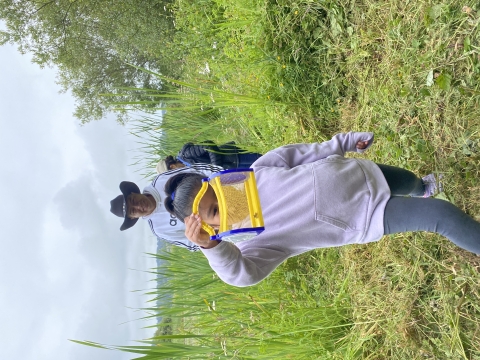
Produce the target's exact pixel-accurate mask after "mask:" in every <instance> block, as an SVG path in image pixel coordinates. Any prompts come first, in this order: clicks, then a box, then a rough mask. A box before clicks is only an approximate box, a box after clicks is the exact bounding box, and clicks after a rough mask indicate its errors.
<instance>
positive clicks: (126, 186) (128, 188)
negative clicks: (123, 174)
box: [110, 181, 140, 231]
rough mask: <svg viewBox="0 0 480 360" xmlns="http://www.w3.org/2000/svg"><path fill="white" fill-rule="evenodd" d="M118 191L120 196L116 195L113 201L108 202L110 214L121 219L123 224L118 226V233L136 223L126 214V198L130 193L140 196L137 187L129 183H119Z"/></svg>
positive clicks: (136, 219) (135, 220)
mask: <svg viewBox="0 0 480 360" xmlns="http://www.w3.org/2000/svg"><path fill="white" fill-rule="evenodd" d="M120 191H121V192H122V195H118V196H117V197H116V198H115V199H113V200H112V201H110V212H111V213H112V214H114V215H117V216H118V217H121V218H123V219H124V220H123V224H122V226H120V231H123V230H127V229H130V228H131V227H132V226H133V225H135V224H136V223H137V221H138V218H135V219H131V218H129V217H128V216H127V214H128V203H127V197H128V195H130V194H131V193H137V194H140V189H139V188H138V186H137V185H136V184H135V183H133V182H130V181H122V182H121V183H120Z"/></svg>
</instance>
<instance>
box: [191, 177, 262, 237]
mask: <svg viewBox="0 0 480 360" xmlns="http://www.w3.org/2000/svg"><path fill="white" fill-rule="evenodd" d="M209 185H210V186H212V188H213V191H214V192H215V195H216V197H217V201H218V212H219V216H220V227H219V229H218V232H217V231H216V230H215V229H213V228H212V227H211V226H210V225H208V224H206V223H204V222H203V221H202V229H204V230H205V231H206V232H207V233H208V234H209V235H210V239H211V240H228V241H232V242H238V241H244V240H248V239H251V238H252V237H254V236H255V235H257V234H259V233H261V232H262V231H263V230H265V228H264V224H263V216H262V208H261V206H260V199H259V197H258V191H257V184H256V182H255V174H254V172H253V170H252V169H232V170H224V171H220V172H218V173H215V174H213V175H211V176H210V177H208V178H205V179H203V184H202V187H201V189H200V191H199V192H198V194H197V196H196V197H195V200H194V202H193V209H192V210H193V213H195V214H198V207H199V205H200V201H201V199H202V197H203V195H204V194H205V192H206V191H207V189H208V186H209Z"/></svg>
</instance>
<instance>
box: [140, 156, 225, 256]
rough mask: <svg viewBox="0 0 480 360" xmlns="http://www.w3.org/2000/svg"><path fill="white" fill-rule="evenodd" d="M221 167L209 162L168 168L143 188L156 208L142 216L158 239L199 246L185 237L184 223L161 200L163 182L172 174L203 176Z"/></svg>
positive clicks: (189, 247) (189, 248) (182, 244)
mask: <svg viewBox="0 0 480 360" xmlns="http://www.w3.org/2000/svg"><path fill="white" fill-rule="evenodd" d="M222 170H223V168H222V167H220V166H216V165H211V164H200V163H199V164H193V165H191V166H188V167H184V168H181V169H175V170H170V171H167V172H164V173H162V174H160V175H158V176H157V177H156V178H155V179H154V180H153V181H152V183H151V184H150V185H148V186H147V187H146V188H145V189H143V193H144V194H149V195H152V196H153V198H154V199H155V201H156V203H157V208H156V209H155V211H154V212H153V213H151V214H150V215H147V216H144V217H143V219H145V220H147V221H148V225H149V226H150V229H151V230H152V232H153V233H154V234H155V236H157V237H158V238H160V239H163V240H165V241H168V242H169V243H171V244H173V245H177V246H180V247H184V248H186V249H188V250H190V251H197V250H199V249H200V247H199V246H198V245H197V244H195V243H193V242H191V241H190V240H188V239H187V238H186V237H185V224H184V223H183V222H181V221H180V220H179V219H177V218H176V216H175V215H172V214H170V213H169V212H168V211H167V209H165V206H164V205H163V202H164V200H165V197H166V196H167V194H166V193H165V184H166V182H167V181H168V179H170V178H171V177H172V176H173V175H177V174H181V173H184V172H196V173H200V174H202V175H205V177H208V176H210V175H212V174H213V173H216V172H219V171H222Z"/></svg>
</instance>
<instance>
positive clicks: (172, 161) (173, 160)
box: [165, 155, 178, 171]
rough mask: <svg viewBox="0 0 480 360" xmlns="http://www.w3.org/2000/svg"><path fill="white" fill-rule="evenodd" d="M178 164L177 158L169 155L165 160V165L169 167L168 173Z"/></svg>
mask: <svg viewBox="0 0 480 360" xmlns="http://www.w3.org/2000/svg"><path fill="white" fill-rule="evenodd" d="M177 162H178V160H177V159H176V158H174V157H173V156H172V155H168V156H167V157H166V158H165V165H166V166H167V171H168V170H170V165H175V164H176V163H177Z"/></svg>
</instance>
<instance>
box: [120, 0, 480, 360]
mask: <svg viewBox="0 0 480 360" xmlns="http://www.w3.org/2000/svg"><path fill="white" fill-rule="evenodd" d="M172 9H173V10H174V14H175V21H176V27H177V29H178V35H177V38H176V40H175V42H174V43H172V44H171V46H172V49H175V51H185V57H184V61H183V63H182V65H181V66H182V73H183V77H182V79H180V80H177V81H169V79H164V81H165V82H166V83H168V84H170V90H169V93H168V94H165V93H164V94H159V93H154V92H149V93H146V94H147V95H148V96H150V98H148V97H146V99H147V100H146V101H148V99H150V100H151V99H158V98H161V99H162V102H163V104H164V108H166V109H167V114H166V115H165V116H164V120H163V122H160V120H159V119H158V118H155V117H153V116H149V115H146V116H145V117H144V118H143V119H141V120H139V121H138V122H137V123H135V124H134V128H135V131H134V132H135V133H136V135H138V136H143V135H144V134H146V133H149V134H150V136H153V138H154V141H153V142H149V141H148V140H145V141H146V142H145V144H144V146H145V149H144V150H145V152H146V154H147V155H146V156H148V157H150V159H151V161H152V162H154V161H158V158H159V157H160V156H163V155H165V154H169V153H174V152H175V151H176V150H178V148H179V147H180V146H181V144H183V143H184V142H186V141H194V142H197V143H198V142H201V141H204V140H207V139H212V140H215V141H218V142H222V141H227V140H235V141H237V143H239V144H241V145H242V146H244V147H245V148H246V149H250V150H255V151H261V152H264V151H267V150H269V149H271V148H274V147H276V146H279V145H283V144H286V143H292V142H312V141H322V140H325V139H328V138H329V137H330V136H331V135H332V134H334V133H336V132H341V131H350V130H357V131H373V132H374V133H375V136H376V141H375V144H374V146H373V147H372V148H371V149H370V150H369V151H368V152H367V153H366V156H367V157H368V158H369V159H371V160H373V161H376V162H379V163H385V164H390V165H396V166H401V167H404V168H407V169H410V170H412V171H414V172H416V173H418V174H419V175H424V174H427V173H430V172H436V173H443V174H444V180H445V191H444V192H443V193H442V194H440V197H442V198H444V199H447V200H449V201H451V202H453V203H455V204H456V205H457V206H459V207H460V208H462V209H463V210H465V211H466V212H468V213H469V214H470V215H471V216H473V217H476V218H477V219H480V217H479V216H480V177H479V172H480V166H479V165H480V133H479V131H480V119H479V100H480V87H479V81H478V80H479V78H480V51H479V50H480V47H479V46H480V44H479V40H480V35H479V26H478V25H479V22H480V13H479V11H480V8H479V6H478V3H472V2H463V1H462V2H460V1H455V0H454V1H449V2H440V1H408V0H407V1H353V0H352V1H347V0H345V1H330V0H325V1H306V0H303V1H294V2H293V1H287V0H277V1H253V0H238V1H225V0H217V1H208V0H204V1H193V0H192V1H185V0H177V1H175V2H174V4H173V7H172ZM172 51H173V50H172ZM132 105H133V106H134V105H135V104H132ZM179 124H182V125H179ZM165 256H167V259H166V262H167V265H166V267H165V268H162V269H158V271H159V272H160V273H162V274H165V275H167V276H168V277H169V278H170V283H169V285H168V286H167V287H165V288H161V289H156V290H152V293H151V294H149V295H150V296H151V297H153V298H157V297H162V296H165V294H166V293H169V292H173V293H174V300H173V301H172V303H171V304H170V305H169V306H166V307H165V308H161V309H155V308H152V309H150V310H149V311H150V312H151V313H152V316H156V315H157V313H160V314H161V315H163V316H169V317H172V318H174V319H176V321H174V323H175V324H177V325H176V326H175V329H174V332H173V335H165V336H163V337H158V338H155V339H153V340H152V341H151V342H147V343H146V344H145V346H144V347H141V346H139V347H135V348H126V347H120V349H122V350H124V351H137V352H138V353H139V354H145V359H147V358H148V359H157V358H158V359H163V358H185V359H186V358H189V359H196V358H229V359H237V358H238V359H263V358H268V359H480V274H479V266H480V261H479V260H480V258H478V257H476V256H474V255H472V254H469V253H466V252H464V251H462V250H460V249H458V248H456V247H455V246H453V245H452V244H450V243H449V242H448V241H446V240H445V239H443V238H441V237H439V236H435V235H431V234H405V235H399V236H388V237H386V238H384V239H382V240H381V241H380V242H378V243H373V244H369V245H363V246H347V247H344V248H340V249H326V250H319V251H314V252H310V253H308V254H305V255H303V256H300V257H297V258H293V259H290V260H289V261H287V262H286V263H285V264H284V265H282V266H281V267H280V268H279V269H277V270H276V271H275V273H274V274H273V275H272V276H271V277H269V278H268V279H267V280H266V281H264V282H262V283H261V284H259V285H257V286H254V287H251V288H246V289H235V288H232V287H229V286H227V285H225V284H223V283H221V282H220V281H219V280H218V279H217V278H216V277H215V275H214V274H213V272H212V271H211V270H210V268H209V267H208V264H206V261H205V259H204V258H203V256H202V255H201V254H184V253H181V254H180V253H178V252H175V251H174V252H173V253H172V254H171V255H168V254H167V255H165ZM151 344H154V345H153V346H151Z"/></svg>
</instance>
